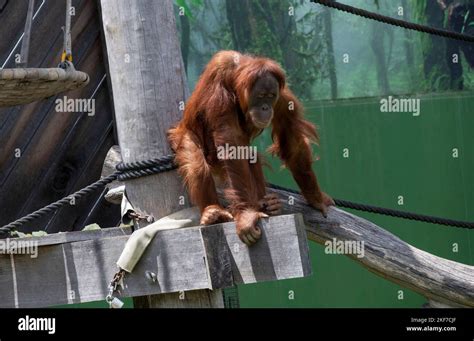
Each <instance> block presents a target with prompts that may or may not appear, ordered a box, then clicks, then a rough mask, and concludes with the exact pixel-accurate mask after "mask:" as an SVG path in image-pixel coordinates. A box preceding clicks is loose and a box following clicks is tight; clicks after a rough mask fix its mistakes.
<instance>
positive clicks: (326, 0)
mask: <svg viewBox="0 0 474 341" xmlns="http://www.w3.org/2000/svg"><path fill="white" fill-rule="evenodd" d="M311 1H312V2H314V3H318V4H320V5H323V6H326V7H331V8H335V9H337V10H339V11H343V12H347V13H350V14H355V15H358V16H360V17H364V18H367V19H372V20H375V21H379V22H383V23H385V24H389V25H393V26H397V27H403V28H406V29H408V30H414V31H418V32H424V33H428V34H433V35H436V36H440V37H445V38H451V39H456V40H462V41H467V42H470V43H473V42H474V36H471V35H467V34H462V33H458V32H453V31H448V30H443V29H439V28H433V27H429V26H424V25H420V24H415V23H411V22H407V21H404V20H400V19H395V18H392V17H387V16H384V15H381V14H378V13H373V12H369V11H366V10H363V9H360V8H356V7H352V6H349V5H345V4H341V3H340V2H335V1H332V0H311Z"/></svg>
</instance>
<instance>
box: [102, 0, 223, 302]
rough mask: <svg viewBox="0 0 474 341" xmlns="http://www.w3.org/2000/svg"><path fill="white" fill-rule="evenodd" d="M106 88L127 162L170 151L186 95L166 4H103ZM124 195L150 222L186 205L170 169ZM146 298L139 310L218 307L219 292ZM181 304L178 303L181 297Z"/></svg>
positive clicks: (145, 0) (137, 0)
mask: <svg viewBox="0 0 474 341" xmlns="http://www.w3.org/2000/svg"><path fill="white" fill-rule="evenodd" d="M100 7H101V8H100V9H101V14H102V24H103V25H102V27H103V32H104V36H105V43H106V50H107V59H108V76H109V82H110V83H109V84H110V85H111V87H110V88H111V90H112V94H113V103H114V109H115V118H116V123H117V132H118V139H119V144H120V149H121V153H122V157H123V160H124V161H125V162H132V161H140V160H147V159H151V158H156V157H160V156H163V155H167V154H169V153H170V152H171V150H170V148H169V145H168V141H167V137H166V131H167V130H168V128H169V127H170V126H171V125H172V124H175V123H176V122H177V121H178V120H179V119H180V118H181V115H182V112H180V110H179V107H180V103H182V102H183V101H185V100H186V97H187V96H188V90H187V85H186V76H185V72H184V66H183V62H182V57H181V50H180V44H179V41H178V33H177V29H176V22H175V17H174V11H173V2H172V1H171V0H165V1H155V0H101V1H100ZM126 190H127V196H128V198H129V200H130V202H131V203H132V205H133V206H134V207H135V209H137V210H139V211H140V212H142V213H145V214H148V215H153V217H154V218H155V219H158V218H160V217H163V216H165V215H168V214H170V213H172V212H175V211H178V210H180V209H183V208H185V207H186V206H187V205H188V204H186V205H180V198H181V199H183V198H184V199H185V201H186V203H187V202H188V200H187V197H186V194H185V192H184V189H183V185H182V182H181V179H180V178H179V177H178V175H177V173H176V172H175V171H173V172H166V173H162V174H158V175H153V176H147V177H143V178H139V179H135V180H129V181H127V182H126ZM184 297H185V299H182V298H183V294H182V293H181V294H180V293H175V294H163V295H156V296H145V297H142V298H137V299H135V300H134V303H135V306H138V307H178V306H179V307H223V300H222V293H221V290H213V291H209V290H198V291H193V292H191V293H185V295H184ZM180 298H181V299H180Z"/></svg>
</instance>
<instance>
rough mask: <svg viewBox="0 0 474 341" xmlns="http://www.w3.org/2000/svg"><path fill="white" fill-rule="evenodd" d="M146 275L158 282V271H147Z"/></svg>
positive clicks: (151, 280) (153, 281)
mask: <svg viewBox="0 0 474 341" xmlns="http://www.w3.org/2000/svg"><path fill="white" fill-rule="evenodd" d="M145 276H146V278H147V279H148V280H149V281H150V282H152V283H156V282H158V277H157V276H156V273H154V272H151V271H145Z"/></svg>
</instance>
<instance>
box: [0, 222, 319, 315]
mask: <svg viewBox="0 0 474 341" xmlns="http://www.w3.org/2000/svg"><path fill="white" fill-rule="evenodd" d="M261 228H262V232H263V233H262V239H261V240H260V241H259V242H258V243H257V244H256V245H254V246H252V247H251V248H248V247H247V246H246V245H245V244H243V243H242V242H241V241H240V240H239V238H238V237H237V234H236V233H235V224H234V223H226V224H219V225H212V226H196V227H189V228H183V229H177V230H166V231H160V232H159V233H158V234H157V236H156V237H155V239H154V240H153V242H152V243H151V244H150V246H149V247H148V249H147V250H146V252H145V254H144V255H143V257H142V259H141V260H140V262H139V263H138V265H137V266H136V268H135V269H134V271H133V273H132V274H127V275H126V276H125V279H124V283H123V284H124V288H122V290H121V292H120V294H121V295H120V296H121V297H132V296H142V295H151V294H160V293H170V292H178V291H189V290H197V289H218V288H225V287H229V286H232V285H234V284H239V283H254V282H260V281H270V280H279V279H286V278H296V277H304V276H308V275H310V274H311V264H310V260H309V253H308V244H307V237H306V232H305V227H304V223H303V218H302V216H301V214H296V215H283V216H277V217H271V218H268V219H264V220H263V221H262V222H261ZM130 233H131V230H130V229H120V228H110V229H103V230H98V231H87V232H86V231H85V232H69V233H62V234H54V235H49V236H45V237H40V238H19V239H11V240H10V241H11V242H13V241H15V242H17V243H18V242H28V243H29V245H37V246H38V249H37V251H38V257H37V258H31V255H28V254H23V255H19V254H14V250H13V248H12V245H10V249H9V250H8V249H6V246H8V245H6V240H3V241H0V253H1V254H0V308H6V307H20V308H24V307H25V308H26V307H46V306H51V305H58V304H68V303H80V302H89V301H97V300H103V299H105V296H106V295H107V286H108V283H109V282H110V280H111V279H112V277H113V275H114V273H115V272H116V271H117V266H116V265H115V262H116V261H117V260H118V258H119V256H120V254H121V252H122V250H123V247H124V245H125V243H126V241H127V239H128V235H129V234H130ZM8 252H11V254H5V253H8ZM154 275H156V279H157V280H156V281H153V280H151V279H150V278H151V277H153V276H154Z"/></svg>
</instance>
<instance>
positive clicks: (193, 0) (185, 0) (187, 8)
mask: <svg viewBox="0 0 474 341" xmlns="http://www.w3.org/2000/svg"><path fill="white" fill-rule="evenodd" d="M175 3H176V6H178V7H180V8H183V9H184V15H185V16H187V17H188V18H189V19H190V20H195V18H194V16H193V11H192V10H191V7H194V8H197V7H202V6H203V2H202V0H175Z"/></svg>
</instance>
